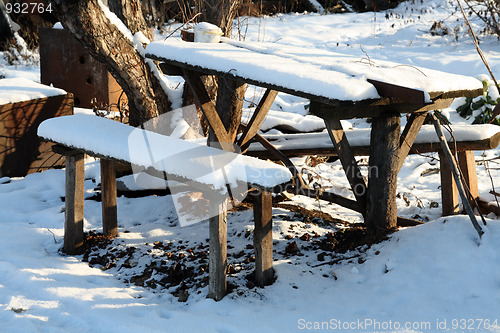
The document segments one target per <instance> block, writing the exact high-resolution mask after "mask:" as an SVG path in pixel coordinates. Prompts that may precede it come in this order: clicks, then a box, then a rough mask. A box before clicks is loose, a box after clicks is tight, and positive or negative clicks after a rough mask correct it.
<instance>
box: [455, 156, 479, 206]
mask: <svg viewBox="0 0 500 333" xmlns="http://www.w3.org/2000/svg"><path fill="white" fill-rule="evenodd" d="M457 154H458V165H459V167H460V171H461V172H462V176H463V178H464V181H465V184H466V185H467V187H468V188H469V191H470V197H469V203H470V205H471V207H472V208H476V204H475V202H474V201H476V202H477V200H479V189H478V183H477V171H476V159H475V158H474V152H473V151H470V150H465V151H460V152H458V153H457Z"/></svg>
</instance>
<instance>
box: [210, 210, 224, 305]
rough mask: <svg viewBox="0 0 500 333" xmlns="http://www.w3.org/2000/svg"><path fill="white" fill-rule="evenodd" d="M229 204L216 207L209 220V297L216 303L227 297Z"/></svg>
mask: <svg viewBox="0 0 500 333" xmlns="http://www.w3.org/2000/svg"><path fill="white" fill-rule="evenodd" d="M226 208H227V202H224V203H222V204H220V205H217V206H216V207H213V209H215V210H216V211H215V212H214V214H213V215H214V216H213V217H211V218H210V220H209V233H210V245H209V249H210V253H209V265H210V266H209V282H208V297H209V298H213V299H214V300H216V301H219V300H221V299H222V298H223V297H224V296H225V295H226V288H227V283H226V269H227V212H226Z"/></svg>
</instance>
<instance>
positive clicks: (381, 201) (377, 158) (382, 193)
mask: <svg viewBox="0 0 500 333" xmlns="http://www.w3.org/2000/svg"><path fill="white" fill-rule="evenodd" d="M400 132H401V119H400V115H399V114H397V113H396V114H394V113H388V114H385V115H381V116H380V117H376V118H373V122H372V130H371V139H370V140H371V141H370V142H371V147H372V150H371V152H370V161H369V172H368V203H367V210H366V219H365V221H366V226H367V228H368V229H369V230H370V231H372V232H375V233H378V232H386V231H388V230H390V229H393V228H395V227H396V226H397V206H396V189H397V180H398V173H397V167H398V166H399V164H400V161H399V155H398V151H399V144H400V138H401V135H400Z"/></svg>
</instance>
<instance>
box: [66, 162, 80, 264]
mask: <svg viewBox="0 0 500 333" xmlns="http://www.w3.org/2000/svg"><path fill="white" fill-rule="evenodd" d="M84 184H85V164H84V155H83V154H82V153H76V154H73V155H67V156H66V198H65V206H66V210H65V222H64V248H63V250H64V252H65V253H68V254H79V253H81V251H82V250H83V206H84V193H85V188H84Z"/></svg>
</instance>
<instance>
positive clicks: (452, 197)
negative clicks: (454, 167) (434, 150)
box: [439, 151, 460, 216]
mask: <svg viewBox="0 0 500 333" xmlns="http://www.w3.org/2000/svg"><path fill="white" fill-rule="evenodd" d="M439 170H440V171H439V172H440V175H441V201H442V202H441V206H442V207H441V209H442V214H443V216H448V215H455V214H458V212H459V210H460V206H459V202H458V190H457V184H456V183H455V180H454V179H453V175H452V174H451V168H450V164H449V163H448V162H447V161H446V156H445V155H444V153H443V152H442V151H439Z"/></svg>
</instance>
